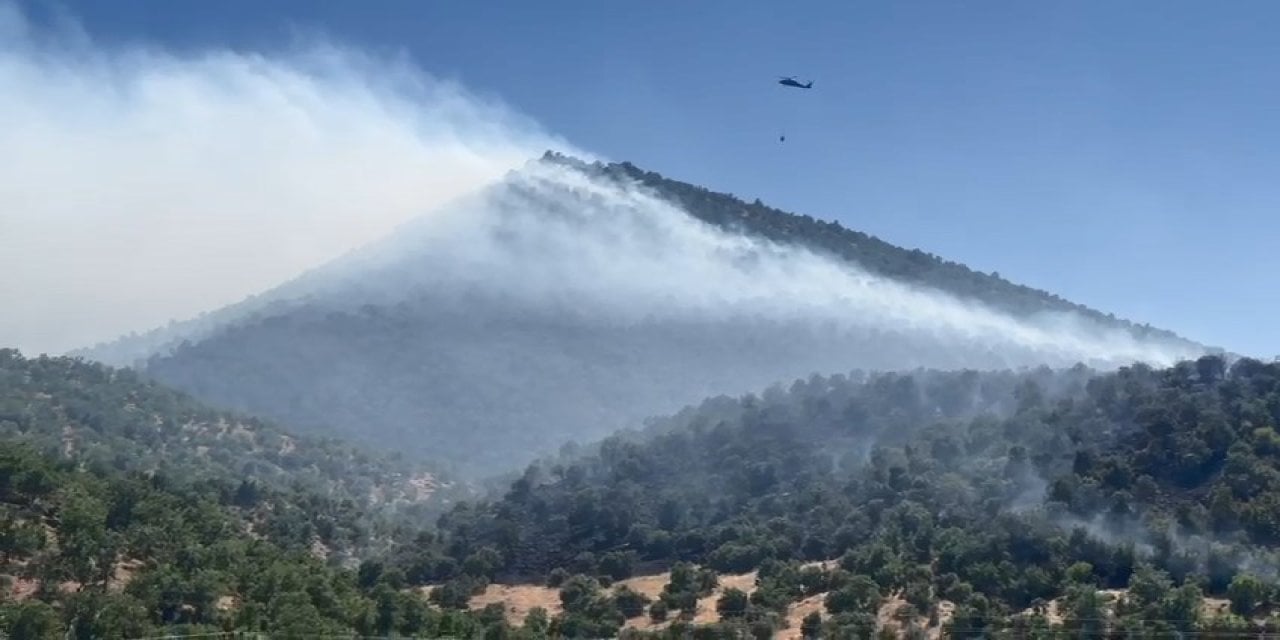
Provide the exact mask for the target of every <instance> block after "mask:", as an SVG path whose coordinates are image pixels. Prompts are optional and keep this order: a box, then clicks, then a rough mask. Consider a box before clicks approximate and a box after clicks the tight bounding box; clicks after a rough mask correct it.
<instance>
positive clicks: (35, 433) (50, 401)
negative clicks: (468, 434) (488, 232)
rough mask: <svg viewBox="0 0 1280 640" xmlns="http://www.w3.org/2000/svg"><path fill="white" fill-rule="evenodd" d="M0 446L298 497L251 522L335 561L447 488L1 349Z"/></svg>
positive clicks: (95, 369) (145, 388)
mask: <svg viewBox="0 0 1280 640" xmlns="http://www.w3.org/2000/svg"><path fill="white" fill-rule="evenodd" d="M0 441H3V442H5V443H7V444H9V445H23V446H27V447H30V448H31V449H32V450H33V451H37V452H39V453H41V454H42V455H44V456H48V457H49V458H51V459H54V460H57V461H59V462H60V463H66V464H69V465H71V466H72V467H74V468H79V469H84V470H88V471H91V472H95V473H104V474H111V473H135V474H144V475H146V476H147V477H151V478H154V479H155V481H156V482H157V483H166V484H169V483H181V484H186V485H201V484H208V485H211V486H223V485H229V486H230V487H231V490H232V491H233V492H234V493H236V494H237V495H239V496H241V497H242V498H243V499H246V500H252V499H255V498H254V496H263V495H272V494H280V495H296V496H301V497H300V498H299V499H300V500H305V506H297V505H284V506H282V507H281V508H279V509H274V510H272V512H271V513H270V514H269V517H268V518H267V521H264V522H263V523H259V524H267V525H269V527H268V528H269V529H270V530H273V531H274V530H278V533H280V534H281V535H282V536H285V537H288V538H289V539H291V540H293V541H294V542H296V543H297V545H298V546H300V547H302V548H308V547H310V546H311V545H312V544H313V543H320V544H323V545H325V546H326V547H328V548H329V549H331V550H332V551H333V552H335V554H336V556H337V557H345V556H349V555H350V554H352V553H355V552H357V551H359V550H360V549H362V548H364V547H367V546H369V545H370V544H372V540H371V538H374V537H377V536H378V535H379V532H377V531H376V530H374V526H386V525H388V524H389V523H390V520H386V521H385V522H382V524H381V525H379V524H378V523H379V522H381V520H380V519H379V518H373V517H372V516H374V515H380V516H387V517H388V518H390V517H392V516H393V515H394V516H395V518H396V519H399V520H405V519H409V520H413V519H422V518H423V517H425V516H426V515H428V514H430V513H432V512H434V511H436V510H437V509H439V508H442V507H443V505H444V504H446V503H447V502H445V500H442V499H441V496H437V495H434V494H436V492H438V491H439V492H440V493H443V494H444V495H445V497H446V498H447V496H448V495H450V493H451V492H452V491H454V489H452V488H450V487H441V486H440V485H441V484H442V481H440V480H438V479H436V478H434V477H432V476H431V475H430V474H427V473H425V472H424V471H422V470H421V468H420V467H419V466H417V465H414V464H411V463H408V462H405V461H400V460H395V459H392V458H391V457H389V456H386V455H380V454H369V453H366V452H362V451H360V450H358V449H355V448H352V447H350V446H346V445H341V444H339V443H336V442H333V441H325V440H318V439H315V438H310V437H305V436H296V435H290V434H288V433H286V432H284V431H282V430H280V429H279V428H277V427H275V426H273V425H271V424H270V423H267V422H264V421H262V420H258V419H255V418H250V417H245V416H241V415H236V414H232V413H228V412H224V411H217V410H214V409H210V408H208V407H207V406H205V405H202V404H200V403H199V402H197V401H196V400H195V399H193V398H191V397H190V396H188V395H186V394H183V393H181V392H178V391H174V390H172V389H169V388H166V387H163V386H161V385H158V384H155V383H153V382H147V381H145V380H143V379H142V378H141V377H140V376H139V375H138V374H137V373H136V372H134V371H131V370H128V369H113V368H111V367H107V366H104V365H100V364H96V363H89V362H84V361H80V360H76V359H72V358H49V357H40V358H32V359H27V358H24V357H22V355H21V354H19V353H18V352H16V351H13V350H3V349H0ZM326 512H327V513H326ZM278 541H279V542H281V543H284V538H280V539H279V540H278Z"/></svg>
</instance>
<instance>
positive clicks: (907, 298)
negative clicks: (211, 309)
mask: <svg viewBox="0 0 1280 640" xmlns="http://www.w3.org/2000/svg"><path fill="white" fill-rule="evenodd" d="M708 221H710V222H708ZM920 256H923V254H917V253H911V252H905V251H902V250H898V249H893V248H891V247H888V246H887V245H884V244H883V243H878V241H874V240H872V239H868V238H866V237H865V236H860V235H858V234H852V232H845V231H843V230H840V229H838V228H833V227H830V226H828V225H822V224H820V223H814V222H812V221H808V220H807V219H805V218H801V217H796V216H790V215H788V214H783V213H781V212H778V211H774V210H770V209H766V208H764V207H762V206H758V205H747V204H745V203H741V202H738V201H736V200H733V199H730V198H728V197H725V196H713V195H707V194H706V193H705V192H702V191H699V190H696V189H693V188H692V187H688V186H687V185H680V184H679V183H672V182H669V181H665V180H661V179H658V178H655V177H653V176H652V174H639V173H638V172H637V171H636V170H634V169H633V168H629V167H628V166H624V165H608V166H605V165H583V164H581V163H576V162H575V161H572V160H570V159H566V158H562V157H559V156H548V157H546V158H544V159H542V160H540V161H538V162H534V163H531V165H530V166H529V167H526V168H525V169H523V170H521V171H518V172H515V173H513V174H512V175H510V176H508V178H507V179H506V180H505V181H503V182H502V183H500V184H496V185H494V186H492V187H491V188H489V189H487V190H485V191H483V192H481V193H478V194H475V195H474V196H473V197H470V198H466V199H464V200H462V201H460V202H458V203H456V205H455V206H452V207H448V208H446V209H443V210H440V211H435V212H431V213H429V214H426V215H424V216H423V217H422V218H421V219H420V220H417V221H415V222H413V223H411V224H409V225H406V226H405V227H404V228H403V229H401V230H400V231H399V232H398V233H397V234H395V235H394V236H393V237H390V238H387V239H386V240H384V241H382V242H379V243H375V244H374V245H372V246H369V247H366V248H364V249H362V250H360V251H357V252H353V254H351V255H349V256H345V257H344V258H342V259H340V260H337V261H335V262H333V263H331V264H328V265H325V266H323V267H321V268H318V269H316V270H315V271H313V272H310V273H308V274H305V275H303V276H302V277H300V278H298V279H297V280H295V281H293V282H290V283H286V284H285V285H283V286H282V287H281V288H279V289H278V290H275V291H272V292H267V293H265V294H263V296H260V297H259V298H257V299H255V300H254V301H250V302H248V303H246V306H244V307H242V308H240V309H239V310H238V311H235V312H234V313H233V312H231V311H227V312H224V313H223V314H222V316H223V317H224V318H226V317H231V318H234V319H233V320H228V321H225V322H223V323H222V324H220V325H218V326H217V327H216V328H213V329H210V328H208V327H207V326H206V327H205V328H204V329H202V330H201V333H198V334H193V335H192V338H191V339H190V340H188V341H186V342H183V343H181V344H179V345H178V346H176V347H175V348H173V349H172V350H169V351H161V352H159V353H156V354H155V355H154V356H152V357H151V358H150V359H149V360H148V361H147V362H146V364H145V369H146V373H147V374H148V375H150V376H153V377H155V378H156V379H158V380H161V381H163V382H165V383H167V384H171V385H173V386H176V387H178V388H181V389H183V390H186V391H188V392H190V393H192V394H194V395H196V396H198V397H200V398H202V399H205V400H207V401H210V402H213V403H215V404H218V405H221V406H226V407H231V408H235V409H239V410H244V411H248V412H251V413H255V414H259V415H264V416H266V417H269V418H273V419H277V420H280V421H281V422H284V423H287V424H290V425H294V426H297V427H301V428H307V429H311V430H314V431H316V432H319V433H325V434H330V435H338V436H342V437H344V438H349V439H351V440H354V441H357V442H361V443H363V444H368V445H371V446H382V447H388V448H394V449H395V450H398V451H403V452H405V453H407V454H411V455H414V456H415V457H418V458H430V459H432V460H434V461H435V462H436V463H437V464H443V465H451V466H452V468H453V469H455V470H456V471H458V472H460V473H467V474H483V473H488V472H494V471H501V470H505V469H508V468H511V467H512V466H513V465H520V464H523V463H525V462H527V461H529V460H530V459H532V458H533V457H534V456H535V455H537V454H538V453H544V452H548V451H553V450H554V449H555V448H556V447H557V446H559V445H560V444H561V443H563V442H564V441H566V440H570V439H576V440H591V439H595V438H599V437H603V436H605V435H607V434H608V433H610V432H612V431H614V430H616V429H617V428H620V427H623V426H627V425H633V424H637V423H639V422H640V421H641V420H643V419H644V418H645V417H646V416H649V415H653V414H658V413H667V412H671V411H675V410H677V409H679V408H680V407H681V406H684V405H686V404H689V403H693V402H697V401H698V400H700V399H702V398H704V397H707V396H711V395H716V394H722V393H741V392H743V391H747V390H753V389H761V388H763V387H764V386H766V385H767V384H769V383H771V382H774V381H776V380H780V379H792V378H796V377H804V376H807V375H809V374H811V373H814V372H820V373H830V372H835V371H843V370H847V369H849V368H851V367H854V366H856V367H860V368H866V369H904V368H905V369H910V368H913V367H918V366H924V367H936V368H957V367H976V368H998V367H1006V366H1034V365H1039V364H1050V365H1055V366H1070V365H1072V364H1074V363H1076V362H1081V361H1083V362H1087V363H1089V364H1091V365H1094V366H1099V367H1109V366H1115V365H1117V364H1124V363H1128V362H1132V361H1134V360H1142V361H1151V362H1157V363H1169V362H1172V361H1173V360H1174V359H1176V358H1180V357H1194V356H1195V355H1198V354H1199V353H1201V352H1202V351H1203V348H1202V347H1200V346H1198V345H1195V344H1193V343H1190V342H1188V341H1185V340H1182V339H1180V338H1177V337H1174V336H1170V335H1168V334H1166V333H1162V332H1155V331H1147V330H1143V329H1140V328H1135V327H1133V326H1130V325H1128V324H1125V323H1120V322H1117V321H1113V320H1111V319H1108V318H1105V317H1102V316H1101V315H1100V314H1097V313H1096V312H1089V313H1080V312H1078V311H1079V310H1078V309H1076V308H1075V307H1073V306H1071V305H1068V304H1066V303H1063V302H1062V301H1057V300H1055V299H1053V298H1052V297H1050V296H1047V295H1043V294H1039V293H1037V292H1032V291H1030V290H1024V289H1020V288H1017V287H1013V286H1012V285H1009V284H1008V283H1004V282H1003V281H1000V280H996V279H992V278H990V277H988V276H982V275H980V274H973V273H972V272H969V271H967V270H964V269H963V268H961V267H958V266H947V265H945V264H943V263H940V262H936V261H935V262H936V264H933V263H929V261H928V260H925V261H924V263H920V264H923V265H924V266H919V265H917V267H911V266H910V265H912V264H916V263H917V262H919V261H918V260H917V258H918V257H920ZM929 264H933V266H929ZM1014 311H1016V312H1014ZM124 350H125V351H128V349H124ZM107 351H109V350H104V351H103V353H106V352H107ZM90 353H91V355H92V353H93V352H90Z"/></svg>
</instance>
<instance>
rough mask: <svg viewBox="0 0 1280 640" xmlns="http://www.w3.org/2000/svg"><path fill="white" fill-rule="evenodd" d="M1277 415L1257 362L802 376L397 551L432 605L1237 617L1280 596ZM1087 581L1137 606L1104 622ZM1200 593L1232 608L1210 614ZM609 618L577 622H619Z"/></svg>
mask: <svg viewBox="0 0 1280 640" xmlns="http://www.w3.org/2000/svg"><path fill="white" fill-rule="evenodd" d="M1278 421H1280V365H1276V364H1262V363H1259V362H1256V361H1252V360H1242V361H1239V362H1236V363H1235V364H1233V365H1232V366H1230V367H1229V368H1228V367H1227V366H1226V364H1225V362H1224V361H1223V360H1221V359H1219V358H1216V357H1206V358H1203V359H1201V360H1199V361H1197V362H1187V363H1184V364H1182V365H1180V366H1178V367H1175V368H1172V369H1168V370H1153V369H1150V368H1147V367H1144V366H1134V367H1130V368H1126V369H1123V370H1121V371H1119V372H1118V373H1115V374H1111V375H1104V376H1100V377H1092V376H1091V375H1090V372H1088V371H1086V370H1083V369H1076V370H1072V371H1065V372H1058V373H1053V372H1049V371H1047V370H1042V371H1035V372H1029V373H1024V374H1012V373H1005V374H978V373H975V372H961V373H933V372H918V373H914V374H911V375H895V374H883V375H873V376H869V377H866V378H865V379H862V377H861V376H850V377H846V376H835V377H830V378H819V377H814V378H811V379H809V380H804V381H797V382H796V383H795V384H794V385H793V386H792V387H791V388H790V389H789V390H786V391H784V390H782V389H780V388H775V389H774V390H772V391H770V392H769V393H766V394H763V395H762V396H760V397H755V396H748V397H746V398H743V399H741V400H737V401H730V400H728V399H723V398H721V399H717V400H714V401H709V402H708V403H706V404H705V405H704V406H702V407H700V408H698V409H696V410H690V411H688V412H686V413H685V414H683V415H680V416H678V417H675V418H673V419H672V420H670V421H668V422H667V423H664V424H659V425H655V426H654V427H653V428H652V431H651V432H650V433H648V434H625V435H619V436H617V437H614V438H611V439H609V440H607V441H605V442H604V443H602V444H601V445H600V446H599V447H598V450H597V451H596V452H594V453H592V454H590V455H587V456H585V457H582V458H580V459H576V460H562V461H558V462H549V463H546V464H543V465H534V466H532V467H530V468H529V469H528V471H527V472H526V473H525V475H524V477H522V478H521V479H520V480H519V481H517V482H515V483H514V484H513V485H512V486H511V488H510V490H509V491H508V492H507V493H506V495H505V496H503V497H501V498H500V499H497V500H495V501H493V502H490V503H484V504H479V505H469V506H460V507H458V508H457V509H455V510H454V511H453V512H452V513H450V514H448V515H447V516H446V517H445V518H444V519H443V520H442V527H443V532H442V536H441V539H440V540H439V541H438V542H437V543H436V544H434V545H426V546H422V545H420V546H417V547H414V548H412V549H407V550H406V551H405V552H403V553H405V554H406V556H405V557H401V558H399V560H398V561H399V562H401V563H402V564H403V566H405V567H411V568H412V569H411V570H410V571H409V575H410V578H411V579H419V580H423V581H428V580H430V581H438V580H448V582H447V583H446V586H445V588H444V589H443V590H442V592H441V593H442V596H441V598H442V599H443V600H448V599H449V598H450V597H451V594H465V593H467V592H469V591H470V590H473V589H475V588H476V584H477V581H479V583H480V584H483V582H484V581H487V580H528V579H535V580H550V581H553V582H560V581H562V580H564V579H565V577H566V576H573V575H579V574H581V575H580V577H579V578H578V580H585V579H598V580H603V581H606V582H607V581H609V580H617V579H621V578H624V577H627V576H628V575H631V574H632V573H633V572H635V571H637V570H641V569H643V570H651V569H656V568H658V567H662V566H672V565H673V564H674V565H676V566H679V564H678V563H682V562H692V563H697V564H699V565H701V566H704V567H706V568H707V569H709V570H712V571H714V572H720V573H741V572H745V571H748V570H752V569H757V570H759V572H760V578H759V582H758V585H757V590H756V591H755V592H754V593H753V594H752V595H751V596H750V598H749V600H748V605H747V606H748V614H749V615H746V618H744V620H747V621H749V620H754V621H755V622H756V623H759V624H773V623H776V618H777V614H778V612H779V611H781V610H785V608H786V606H787V604H788V603H791V602H794V601H795V600H798V599H800V598H802V597H805V596H808V595H814V594H820V593H825V594H828V595H827V598H826V606H825V608H826V616H824V617H825V619H826V622H825V624H826V625H827V631H828V633H831V634H835V635H834V636H831V637H844V636H843V635H841V634H846V633H854V632H855V631H856V630H857V629H865V628H868V625H869V624H872V623H873V622H874V615H875V613H876V611H877V608H878V607H879V606H880V605H881V604H882V603H883V602H884V601H885V598H886V597H888V596H889V595H890V594H897V595H899V596H900V597H902V598H905V600H906V602H907V603H909V604H910V605H911V606H912V607H914V610H915V611H916V612H917V613H918V614H919V615H922V616H924V617H929V616H931V615H932V616H933V617H934V618H935V619H936V618H937V616H938V614H939V610H940V605H941V603H942V602H943V601H949V602H950V603H953V604H954V606H955V607H956V608H955V611H954V615H953V617H952V618H951V622H950V625H951V627H952V628H953V630H954V631H955V632H956V633H957V634H960V633H961V632H964V633H968V632H974V631H977V630H981V629H999V628H1025V627H1026V625H1032V626H1034V625H1042V626H1043V625H1045V624H1047V620H1048V619H1047V618H1046V617H1045V616H1044V615H1043V613H1044V611H1045V604H1044V603H1046V602H1047V601H1049V600H1051V599H1055V598H1061V600H1060V602H1059V603H1058V604H1057V605H1056V606H1058V607H1059V613H1060V615H1061V616H1063V618H1064V620H1065V622H1063V623H1062V624H1066V625H1067V626H1068V627H1070V626H1072V625H1075V626H1076V627H1079V626H1082V625H1095V626H1097V625H1101V624H1103V623H1102V622H1101V621H1100V619H1101V618H1105V617H1107V616H1113V618H1112V620H1111V622H1110V623H1108V624H1111V625H1112V626H1113V627H1116V628H1121V627H1125V626H1126V625H1128V626H1133V625H1139V624H1142V625H1145V626H1144V628H1146V629H1148V630H1151V629H1160V628H1166V627H1173V628H1178V629H1182V630H1188V629H1191V628H1205V627H1206V626H1209V627H1214V628H1221V627H1223V626H1224V625H1225V626H1227V627H1230V626H1232V625H1235V626H1240V625H1245V624H1246V623H1245V619H1246V618H1248V617H1251V616H1258V615H1261V616H1263V617H1265V616H1266V614H1267V612H1268V611H1270V609H1271V607H1272V606H1274V605H1275V604H1277V603H1278V602H1277V598H1278V597H1280V593H1278V592H1277V590H1276V583H1275V582H1274V578H1275V567H1276V566H1277V565H1276V564H1275V558H1273V557H1272V554H1271V553H1270V552H1269V551H1267V548H1268V547H1270V546H1272V545H1274V544H1275V543H1276V542H1277V535H1280V529H1277V527H1276V522H1277V521H1276V520H1275V514H1276V513H1277V510H1276V507H1275V505H1276V504H1277V501H1278V500H1280V464H1277V463H1278V461H1280V435H1277V432H1276V430H1275V429H1276V425H1277V422H1278ZM826 559H838V566H837V567H835V568H830V569H821V568H812V567H811V568H808V569H802V568H801V567H802V563H804V562H806V561H816V560H826ZM1098 589H1127V590H1128V593H1129V597H1128V598H1126V599H1124V600H1123V602H1122V603H1120V604H1117V605H1114V606H1111V608H1110V609H1107V606H1106V605H1105V603H1104V602H1103V600H1102V595H1101V594H1099V593H1098ZM1207 594H1212V595H1217V596H1220V597H1226V598H1229V599H1230V600H1231V603H1232V608H1233V610H1234V612H1235V614H1236V615H1237V616H1244V617H1236V618H1232V617H1230V616H1228V617H1216V618H1213V619H1210V618H1209V617H1207V616H1205V615H1203V614H1202V612H1201V610H1200V609H1199V608H1198V607H1199V604H1200V602H1201V599H1202V597H1203V596H1204V595H1207ZM692 597H694V596H678V594H677V595H675V596H672V597H671V598H664V604H663V605H662V607H663V609H664V611H666V610H670V611H675V610H679V609H681V608H682V607H687V605H688V604H689V603H690V602H691V600H690V598H692ZM681 602H683V603H684V604H683V605H682V604H681ZM1028 609H1030V610H1031V613H1028V614H1026V615H1020V614H1021V613H1022V612H1023V611H1024V610H1028ZM1036 610H1038V611H1040V612H1041V613H1039V614H1036V613H1034V612H1035V611H1036ZM1104 610H1105V611H1104ZM771 612H772V613H771ZM606 613H608V610H607V608H606V609H602V610H600V611H597V612H596V613H595V614H592V613H590V609H589V608H588V609H584V610H582V611H577V612H570V613H569V614H568V615H571V616H578V617H580V618H581V617H583V616H586V620H585V621H583V624H587V623H591V624H595V625H604V626H609V625H614V626H613V628H614V629H616V625H617V624H620V622H619V619H618V617H617V616H616V615H615V614H612V613H608V615H605V614H606ZM655 615H658V614H655ZM662 615H665V613H663V614H662ZM601 616H603V617H601ZM771 616H772V617H771ZM909 617H910V616H908V618H909ZM762 620H763V621H765V622H761V621H762ZM770 620H772V621H774V622H769V621H770ZM1154 621H1162V622H1154ZM596 630H597V632H598V631H599V628H598V627H596ZM824 637H825V636H824Z"/></svg>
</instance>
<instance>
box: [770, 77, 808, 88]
mask: <svg viewBox="0 0 1280 640" xmlns="http://www.w3.org/2000/svg"><path fill="white" fill-rule="evenodd" d="M778 84H780V85H783V86H787V87H795V88H797V89H812V88H813V81H812V80H810V81H809V82H807V83H804V84H801V83H800V81H799V80H796V79H795V77H794V76H779V77H778Z"/></svg>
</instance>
